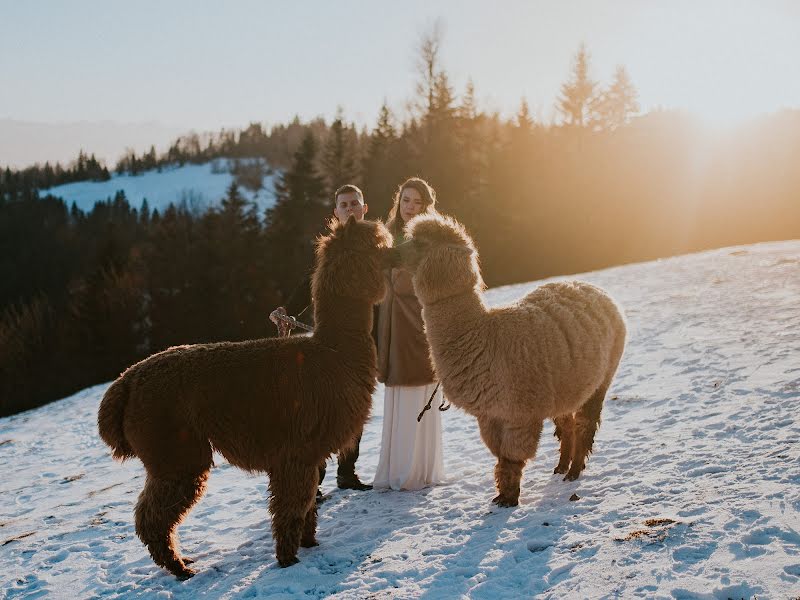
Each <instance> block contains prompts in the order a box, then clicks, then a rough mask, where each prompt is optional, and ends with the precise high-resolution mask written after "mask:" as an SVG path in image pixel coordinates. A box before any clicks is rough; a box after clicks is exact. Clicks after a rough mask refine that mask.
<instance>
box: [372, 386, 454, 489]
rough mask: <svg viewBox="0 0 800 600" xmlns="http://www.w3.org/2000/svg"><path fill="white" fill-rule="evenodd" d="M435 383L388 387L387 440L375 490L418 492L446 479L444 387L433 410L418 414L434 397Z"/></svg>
mask: <svg viewBox="0 0 800 600" xmlns="http://www.w3.org/2000/svg"><path fill="white" fill-rule="evenodd" d="M435 387H436V384H435V383H431V384H428V385H420V386H386V394H385V396H384V399H383V437H382V439H381V455H380V459H379V460H378V470H377V472H376V473H375V481H374V482H373V486H374V487H375V488H391V489H393V490H418V489H421V488H424V487H426V486H429V485H435V484H437V483H440V482H441V481H442V480H443V479H444V465H443V462H442V425H441V422H442V416H441V413H440V412H439V410H438V408H439V404H440V403H441V401H442V390H441V387H440V388H439V389H438V390H437V391H436V396H435V397H434V398H433V402H431V408H430V410H428V411H426V412H425V415H424V416H423V417H422V420H421V421H420V422H419V423H418V422H417V415H418V414H419V412H420V411H421V410H422V409H423V408H424V406H425V404H426V403H427V402H428V399H429V398H430V397H431V394H432V393H433V390H434V388H435Z"/></svg>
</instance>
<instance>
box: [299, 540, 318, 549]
mask: <svg viewBox="0 0 800 600" xmlns="http://www.w3.org/2000/svg"><path fill="white" fill-rule="evenodd" d="M300 545H301V546H302V547H303V548H313V547H314V546H319V542H318V541H317V540H308V541H306V540H301V541H300Z"/></svg>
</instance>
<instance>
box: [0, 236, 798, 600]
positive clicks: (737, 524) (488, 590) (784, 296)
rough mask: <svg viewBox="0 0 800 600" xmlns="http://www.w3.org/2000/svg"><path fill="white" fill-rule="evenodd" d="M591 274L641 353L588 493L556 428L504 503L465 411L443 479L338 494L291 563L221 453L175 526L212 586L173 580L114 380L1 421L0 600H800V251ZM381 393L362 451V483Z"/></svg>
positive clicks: (600, 446) (615, 391) (452, 426)
mask: <svg viewBox="0 0 800 600" xmlns="http://www.w3.org/2000/svg"><path fill="white" fill-rule="evenodd" d="M580 278H581V279H584V280H587V281H590V282H592V283H595V284H598V285H600V286H603V287H605V288H606V289H608V290H609V291H610V292H611V293H612V294H613V295H614V296H615V297H616V299H617V300H618V301H619V302H620V304H621V305H622V306H623V307H624V309H625V312H626V315H627V319H628V324H629V343H628V347H627V349H626V352H625V355H624V357H623V359H622V364H621V366H620V370H619V373H618V375H617V378H616V381H615V382H614V384H613V385H612V388H611V391H610V393H609V398H608V399H607V401H606V404H605V408H604V412H603V423H602V425H601V427H600V430H599V432H598V436H597V438H596V442H595V453H594V454H593V455H592V456H591V457H590V459H589V462H588V466H587V470H586V471H585V472H584V474H583V476H582V477H581V479H579V480H578V481H576V482H573V483H566V482H563V481H562V480H561V477H560V476H555V475H553V474H552V469H553V466H554V465H555V464H556V462H557V447H556V444H555V440H554V438H553V436H552V433H553V427H552V425H551V424H547V425H546V426H545V432H544V434H543V436H542V443H541V445H540V449H539V454H538V456H537V457H536V459H535V460H534V461H533V462H532V463H529V464H528V467H527V468H526V470H525V473H524V476H523V485H522V495H521V498H520V506H519V507H517V508H514V509H501V508H498V507H496V506H494V505H492V504H491V503H490V499H491V498H492V497H493V496H494V493H495V491H494V484H493V477H492V469H493V465H494V461H493V458H492V456H491V455H490V454H489V452H488V450H486V448H485V447H484V446H483V444H482V443H481V441H480V438H479V436H478V431H477V427H476V423H475V421H474V420H473V419H472V418H470V417H467V416H466V415H465V414H464V413H462V412H460V411H458V410H456V409H452V410H450V411H448V412H446V413H444V414H443V423H444V454H445V467H446V471H447V474H448V477H449V482H448V483H447V484H446V485H442V486H439V487H435V488H432V489H428V490H423V491H421V492H352V491H342V492H335V493H334V494H333V495H332V497H331V499H330V500H329V501H328V502H326V503H325V504H323V505H322V506H321V507H320V513H319V541H320V544H321V545H320V546H319V547H317V548H311V549H301V550H300V554H299V557H300V561H301V562H300V563H299V564H298V565H295V566H293V567H290V568H288V569H280V568H278V567H277V564H276V561H275V558H274V548H273V540H272V536H271V534H270V525H269V517H268V513H267V510H266V505H267V500H266V499H267V482H266V477H265V476H255V475H248V474H246V473H244V472H242V471H240V470H238V469H236V468H233V467H230V466H229V465H228V464H227V463H225V461H224V460H222V459H221V457H217V466H216V467H215V468H214V470H213V472H212V475H211V478H210V484H209V489H208V492H207V494H206V496H205V497H204V498H203V499H202V500H201V501H200V503H199V504H198V505H197V506H196V507H195V508H194V510H193V512H192V513H191V514H190V516H189V517H188V519H187V520H186V521H185V522H184V524H183V525H182V526H181V528H180V535H181V541H182V547H183V549H184V550H185V553H186V554H187V555H189V556H192V557H193V558H195V559H196V560H197V563H196V565H195V567H196V568H197V569H198V570H199V574H198V575H197V576H195V577H194V578H193V579H190V580H188V581H186V582H179V581H177V580H176V579H175V578H174V577H172V576H171V575H170V574H169V573H167V572H166V571H164V570H162V569H160V568H158V567H156V566H155V565H154V564H153V562H152V561H151V560H150V557H149V556H148V554H147V552H146V550H145V548H144V546H143V545H142V544H141V543H140V542H139V540H138V539H137V538H136V535H135V533H134V528H133V516H132V510H133V504H134V502H135V500H136V496H137V494H138V493H139V491H140V490H141V488H142V484H143V469H142V467H141V464H140V463H139V462H138V461H131V462H128V463H125V464H124V465H120V464H118V463H115V462H113V461H112V460H111V458H110V456H109V451H108V449H107V448H106V447H104V446H103V444H102V442H101V441H100V439H99V438H98V435H97V429H96V424H95V419H96V413H97V407H98V403H99V401H100V398H101V396H102V394H103V392H104V391H105V388H106V387H107V386H106V385H100V386H96V387H94V388H90V389H87V390H84V391H83V392H80V393H78V394H76V395H74V396H72V397H70V398H66V399H64V400H62V401H60V402H57V403H53V404H51V405H48V406H46V407H43V408H40V409H36V410H32V411H29V412H26V413H23V414H20V415H16V416H13V417H8V418H4V419H0V467H1V468H2V473H3V476H2V480H1V483H0V486H2V494H0V597H4V598H33V597H40V596H45V595H49V596H52V597H56V598H88V597H92V598H126V597H147V598H151V597H163V598H187V599H188V598H197V597H202V598H251V597H267V596H269V597H271V598H298V597H316V598H322V597H329V596H330V597H334V598H443V599H444V598H448V599H449V598H459V597H465V598H485V599H493V600H494V599H496V598H504V599H505V598H523V597H524V598H531V597H540V598H552V599H562V598H636V597H641V598H673V599H674V598H680V599H689V598H703V599H726V598H736V599H739V598H753V597H758V598H759V600H763V599H765V598H781V599H785V598H794V597H797V596H800V441H798V440H800V410H798V409H800V359H799V357H800V241H793V242H779V243H770V244H760V245H754V246H744V247H739V248H727V249H722V250H716V251H711V252H706V253H702V254H696V255H690V256H684V257H677V258H671V259H666V260H661V261H656V262H651V263H643V264H635V265H628V266H623V267H617V268H613V269H608V270H605V271H598V272H594V273H588V274H585V275H583V276H580ZM535 285H537V284H536V283H530V284H523V285H515V286H510V287H505V288H498V289H493V290H490V291H489V292H488V293H487V298H488V300H489V302H490V303H492V304H496V303H503V302H506V301H511V300H513V299H515V298H518V297H520V296H521V295H523V294H524V293H525V292H527V291H528V290H530V289H531V288H532V287H534V286H535ZM382 393H383V390H382V389H379V390H378V391H377V393H376V396H375V403H374V415H373V417H372V419H371V420H370V421H369V423H368V425H367V428H366V430H365V432H364V437H363V440H362V443H361V459H360V460H359V463H358V470H359V472H360V474H361V475H362V476H363V477H364V478H365V479H371V477H372V475H373V474H374V472H375V468H376V465H377V460H378V443H379V440H380V437H381V413H382ZM334 477H335V469H329V470H328V478H327V480H326V481H325V482H324V487H325V488H326V489H331V488H333V487H334V485H335V484H334ZM573 494H577V496H579V499H578V500H577V501H570V497H571V496H572V495H573Z"/></svg>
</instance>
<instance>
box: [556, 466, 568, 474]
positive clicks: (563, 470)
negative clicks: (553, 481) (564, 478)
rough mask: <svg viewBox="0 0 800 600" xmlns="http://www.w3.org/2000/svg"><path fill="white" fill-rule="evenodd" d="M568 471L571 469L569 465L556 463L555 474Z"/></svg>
mask: <svg viewBox="0 0 800 600" xmlns="http://www.w3.org/2000/svg"><path fill="white" fill-rule="evenodd" d="M567 471H569V465H562V464H559V465H556V468H555V469H553V475H563V474H564V473H566V472H567Z"/></svg>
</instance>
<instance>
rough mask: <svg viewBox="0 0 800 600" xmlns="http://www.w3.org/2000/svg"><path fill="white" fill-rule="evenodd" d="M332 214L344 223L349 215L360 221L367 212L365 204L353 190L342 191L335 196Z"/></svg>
mask: <svg viewBox="0 0 800 600" xmlns="http://www.w3.org/2000/svg"><path fill="white" fill-rule="evenodd" d="M333 214H334V215H335V216H336V218H337V219H339V222H340V223H345V222H346V221H347V219H348V218H349V217H350V215H353V216H354V217H355V218H356V221H361V220H362V219H363V218H364V215H365V214H367V205H366V204H364V203H363V202H362V201H361V198H359V197H358V194H356V193H355V192H344V193H341V194H339V195H338V196H336V206H335V207H334V209H333Z"/></svg>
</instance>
